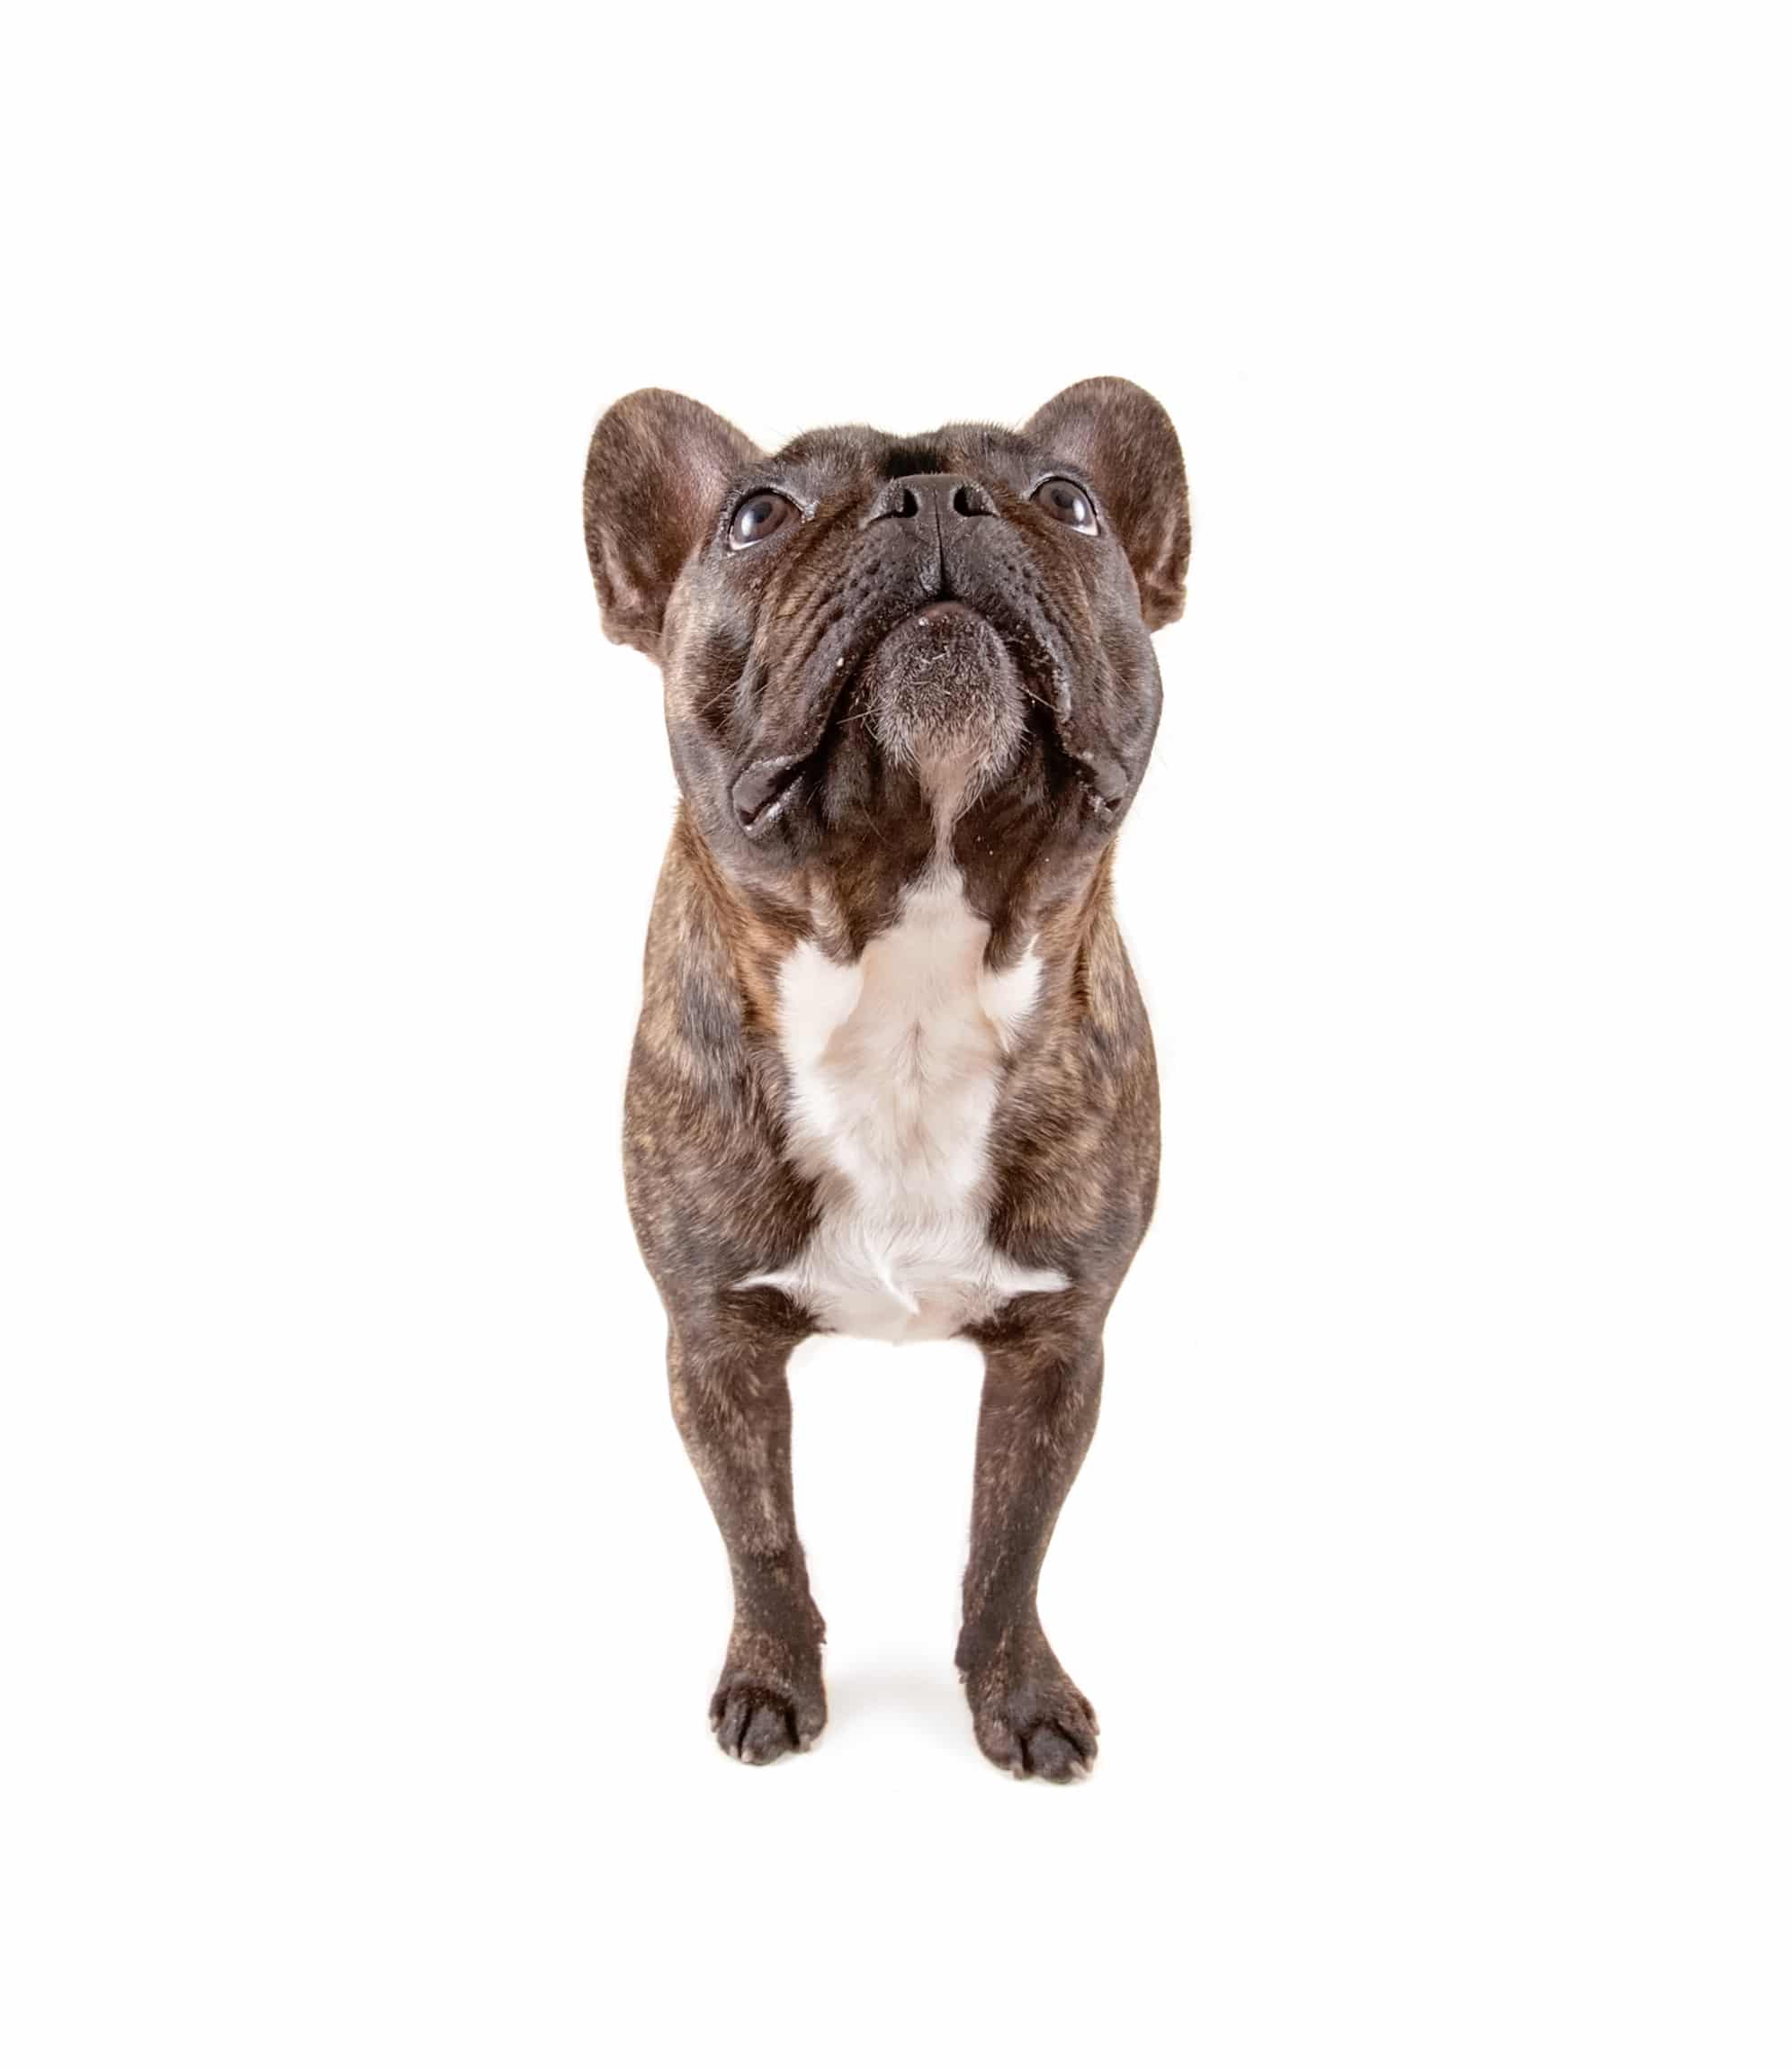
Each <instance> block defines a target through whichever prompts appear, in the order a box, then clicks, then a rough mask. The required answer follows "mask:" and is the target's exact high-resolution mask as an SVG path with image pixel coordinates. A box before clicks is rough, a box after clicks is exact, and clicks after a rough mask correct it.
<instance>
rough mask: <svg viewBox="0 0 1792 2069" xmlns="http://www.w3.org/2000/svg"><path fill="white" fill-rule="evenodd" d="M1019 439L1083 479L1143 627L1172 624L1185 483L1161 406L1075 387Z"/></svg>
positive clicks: (1118, 392) (1122, 384)
mask: <svg viewBox="0 0 1792 2069" xmlns="http://www.w3.org/2000/svg"><path fill="white" fill-rule="evenodd" d="M1025 434H1026V437H1028V438H1029V439H1031V440H1032V441H1033V443H1035V445H1039V446H1043V447H1044V450H1045V451H1046V452H1050V453H1054V454H1056V455H1057V456H1058V457H1060V458H1061V459H1064V460H1068V461H1072V462H1073V463H1074V464H1075V465H1076V466H1078V467H1080V468H1081V469H1083V470H1084V471H1085V472H1086V473H1087V474H1088V475H1089V479H1090V481H1091V482H1092V483H1093V484H1094V487H1095V492H1096V494H1097V495H1098V497H1100V499H1101V506H1102V509H1103V511H1104V512H1105V513H1106V515H1107V519H1108V521H1109V522H1110V523H1111V524H1112V525H1113V527H1114V530H1115V532H1116V533H1117V534H1118V536H1119V540H1120V543H1121V544H1122V545H1123V546H1124V548H1125V550H1126V558H1127V560H1130V561H1131V562H1132V564H1133V579H1134V580H1135V581H1136V582H1137V583H1138V585H1139V602H1140V604H1141V605H1142V608H1143V611H1144V618H1145V623H1146V625H1147V626H1148V627H1149V628H1150V629H1151V631H1153V632H1155V631H1157V630H1158V628H1159V627H1160V625H1169V624H1172V623H1174V622H1175V621H1176V620H1177V619H1178V618H1179V617H1180V616H1181V615H1182V597H1183V581H1184V578H1186V577H1187V572H1188V480H1187V475H1186V474H1185V473H1184V471H1183V467H1182V447H1181V445H1180V444H1179V443H1178V440H1177V436H1176V427H1175V425H1173V424H1171V422H1170V421H1169V414H1168V412H1167V411H1166V410H1165V408H1164V407H1163V405H1162V404H1161V403H1160V402H1159V401H1157V400H1156V399H1154V398H1153V397H1151V396H1149V395H1147V394H1146V393H1145V391H1144V390H1143V389H1142V388H1135V387H1133V383H1132V382H1131V381H1116V380H1112V379H1107V380H1099V381H1078V382H1077V384H1076V386H1075V387H1074V388H1067V389H1065V390H1064V391H1063V392H1062V394H1061V395H1054V396H1053V398H1052V399H1051V401H1050V402H1048V403H1047V404H1046V405H1045V407H1044V409H1042V410H1040V411H1038V412H1037V414H1036V415H1035V416H1033V417H1032V418H1031V419H1030V420H1029V421H1028V423H1027V424H1026V430H1025Z"/></svg>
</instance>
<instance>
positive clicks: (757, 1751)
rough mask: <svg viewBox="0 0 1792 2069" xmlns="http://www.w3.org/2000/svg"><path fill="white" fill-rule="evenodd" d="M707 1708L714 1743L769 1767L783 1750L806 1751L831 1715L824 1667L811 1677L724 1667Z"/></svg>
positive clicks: (735, 1757) (750, 1763)
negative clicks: (824, 1686) (823, 1681)
mask: <svg viewBox="0 0 1792 2069" xmlns="http://www.w3.org/2000/svg"><path fill="white" fill-rule="evenodd" d="M709 1714H710V1728H711V1730H712V1731H713V1732H714V1733H715V1741H716V1743H717V1744H718V1745H719V1746H720V1747H721V1750H722V1751H723V1752H725V1753H726V1754H727V1755H728V1756H729V1758H730V1760H741V1761H744V1762H745V1763H746V1764H747V1765H748V1767H765V1766H766V1765H768V1764H769V1763H770V1762H771V1761H773V1760H778V1759H780V1758H781V1757H782V1756H783V1755H784V1754H785V1753H799V1752H800V1753H806V1752H807V1751H809V1749H810V1747H811V1746H812V1745H813V1744H814V1743H815V1740H816V1738H817V1736H818V1734H819V1733H820V1730H821V1727H822V1725H823V1724H826V1723H827V1721H828V1704H827V1698H826V1697H824V1696H823V1694H822V1692H821V1675H820V1670H819V1669H818V1670H816V1671H815V1673H814V1674H813V1676H812V1677H811V1676H807V1675H803V1676H793V1675H787V1674H782V1673H780V1674H766V1673H765V1672H764V1671H762V1670H761V1671H755V1670H748V1669H743V1668H737V1667H728V1668H724V1669H723V1670H722V1676H721V1681H720V1682H719V1683H718V1684H717V1686H716V1691H715V1693H714V1695H712V1697H710V1713H709Z"/></svg>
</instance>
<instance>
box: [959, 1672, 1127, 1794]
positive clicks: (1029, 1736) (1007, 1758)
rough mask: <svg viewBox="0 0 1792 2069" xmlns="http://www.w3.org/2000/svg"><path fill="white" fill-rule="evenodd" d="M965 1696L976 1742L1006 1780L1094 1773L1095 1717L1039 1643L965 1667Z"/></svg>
mask: <svg viewBox="0 0 1792 2069" xmlns="http://www.w3.org/2000/svg"><path fill="white" fill-rule="evenodd" d="M964 1693H965V1696H966V1697H967V1698H968V1700H969V1702H970V1705H971V1721H972V1726H973V1728H974V1729H975V1731H976V1733H977V1743H978V1744H979V1745H980V1746H981V1748H982V1750H983V1751H984V1753H985V1754H986V1755H987V1756H988V1757H989V1759H990V1760H993V1761H994V1762H995V1764H996V1765H997V1766H998V1767H999V1768H1006V1769H1008V1772H1009V1773H1010V1774H1011V1775H1037V1776H1039V1777H1040V1778H1041V1779H1042V1780H1044V1781H1048V1782H1069V1781H1079V1780H1080V1779H1081V1778H1082V1777H1083V1776H1085V1775H1086V1774H1088V1772H1089V1769H1090V1768H1091V1767H1093V1766H1094V1764H1095V1754H1096V1735H1097V1733H1098V1725H1097V1723H1096V1717H1095V1711H1094V1710H1093V1708H1091V1706H1090V1705H1089V1698H1088V1697H1086V1696H1085V1695H1084V1694H1083V1692H1082V1690H1081V1689H1080V1688H1078V1687H1077V1685H1076V1683H1075V1682H1074V1681H1073V1680H1071V1677H1070V1676H1069V1675H1068V1674H1067V1673H1066V1672H1065V1671H1064V1670H1063V1669H1062V1667H1061V1666H1060V1665H1059V1664H1058V1659H1057V1655H1056V1653H1053V1650H1052V1648H1051V1647H1050V1646H1049V1645H1048V1644H1046V1643H1045V1641H1044V1638H1043V1637H1040V1638H1037V1639H1036V1640H1033V1641H1031V1642H1030V1643H1026V1644H1019V1645H1015V1646H1001V1647H999V1648H998V1649H997V1650H996V1651H995V1653H993V1654H992V1655H991V1656H990V1658H988V1659H987V1660H984V1661H981V1662H980V1663H978V1664H976V1665H973V1666H970V1667H967V1668H965V1670H964Z"/></svg>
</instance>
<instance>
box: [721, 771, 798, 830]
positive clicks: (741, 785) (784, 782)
mask: <svg viewBox="0 0 1792 2069" xmlns="http://www.w3.org/2000/svg"><path fill="white" fill-rule="evenodd" d="M808 759H809V757H808V756H807V755H767V756H766V757H764V758H763V759H761V760H759V761H756V762H748V765H747V766H746V767H745V768H744V769H742V770H741V772H740V774H739V775H738V776H736V777H735V779H734V785H733V789H732V790H731V792H730V796H731V798H732V799H733V802H734V816H735V817H736V819H738V820H739V822H740V825H741V828H742V830H743V831H745V832H747V833H758V832H760V831H762V830H763V829H764V828H766V827H767V826H769V825H770V824H771V822H772V820H775V818H776V817H777V815H778V811H779V808H780V807H781V806H782V805H783V804H784V801H785V800H786V799H787V798H788V797H789V795H790V793H791V790H792V788H793V785H794V784H795V782H796V779H797V777H798V776H799V775H802V765H803V763H804V762H806V761H807V760H808Z"/></svg>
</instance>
